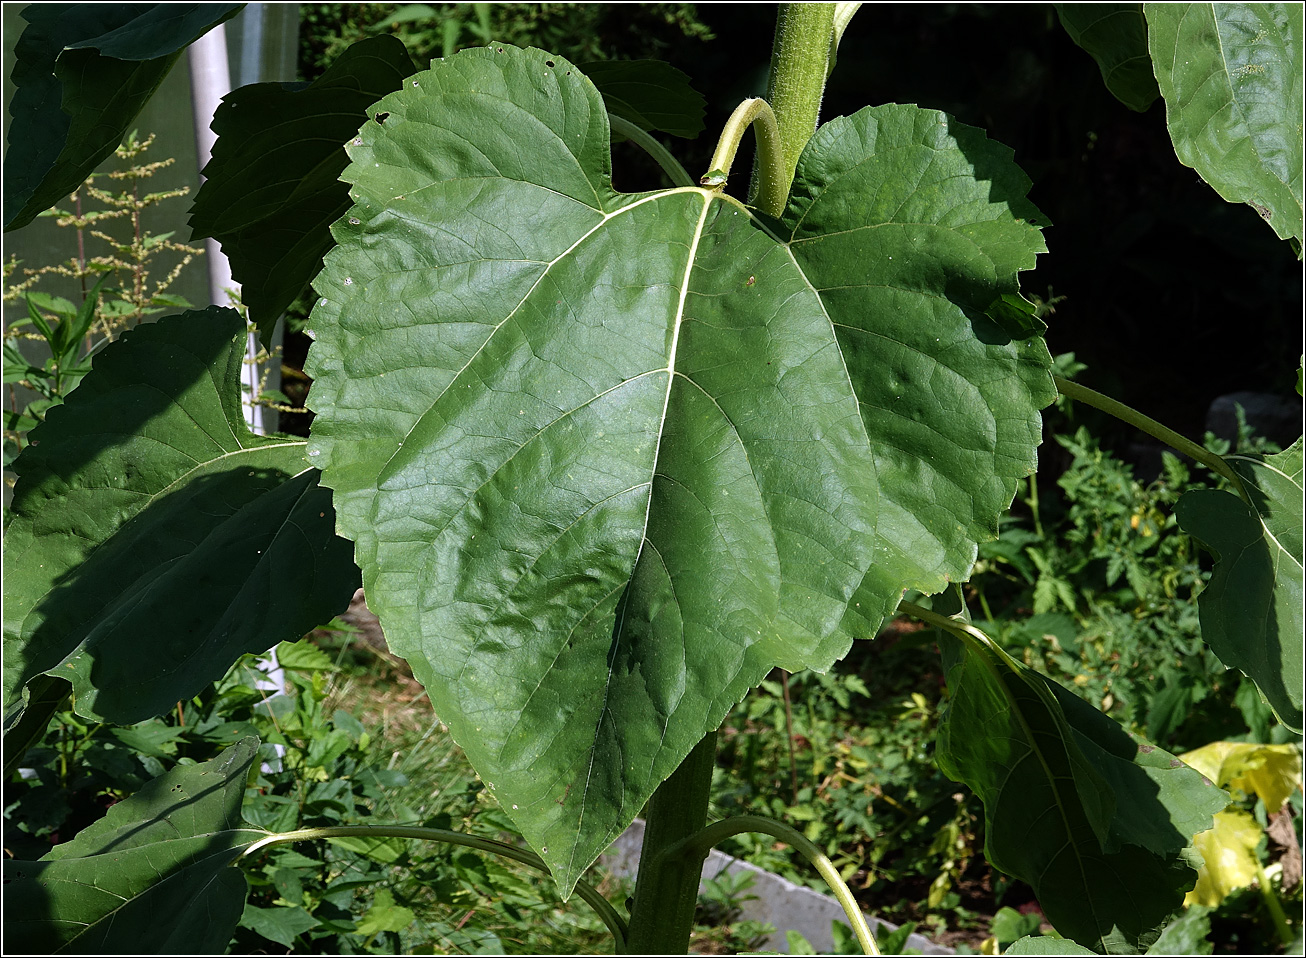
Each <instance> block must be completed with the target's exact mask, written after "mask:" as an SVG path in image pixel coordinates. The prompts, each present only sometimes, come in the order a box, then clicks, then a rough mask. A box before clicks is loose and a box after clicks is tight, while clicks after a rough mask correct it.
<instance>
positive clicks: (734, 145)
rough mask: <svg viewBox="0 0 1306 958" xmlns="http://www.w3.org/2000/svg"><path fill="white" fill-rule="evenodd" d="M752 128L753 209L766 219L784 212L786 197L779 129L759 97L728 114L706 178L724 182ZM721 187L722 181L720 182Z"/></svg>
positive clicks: (786, 187) (769, 109) (772, 112)
mask: <svg viewBox="0 0 1306 958" xmlns="http://www.w3.org/2000/svg"><path fill="white" fill-rule="evenodd" d="M750 126H753V127H755V129H754V130H753V134H754V135H755V136H756V137H757V159H758V163H757V181H756V193H755V195H754V197H753V205H754V206H756V207H757V208H758V209H760V210H761V211H762V212H763V213H766V214H768V215H770V216H779V215H780V214H781V213H783V212H784V205H785V199H786V198H787V197H788V195H789V182H788V179H787V178H786V175H785V161H784V147H783V145H782V143H781V141H780V127H779V126H777V125H776V121H775V113H774V111H772V109H771V105H770V104H769V103H767V102H766V101H765V100H763V99H761V98H760V97H751V98H749V99H747V100H745V101H744V102H743V103H741V104H739V106H737V107H735V112H734V113H731V114H730V119H728V120H726V125H725V126H724V127H723V128H722V129H721V136H720V138H719V139H718V140H717V144H716V152H715V153H713V154H712V162H711V163H709V164H708V170H709V171H710V172H709V173H708V176H711V177H715V176H719V177H723V178H728V177H729V176H730V167H731V166H732V165H733V164H734V162H735V154H736V153H738V152H739V143H740V141H741V140H743V138H744V132H745V131H746V130H747V129H748V128H749V127H750ZM722 183H724V179H723V180H722Z"/></svg>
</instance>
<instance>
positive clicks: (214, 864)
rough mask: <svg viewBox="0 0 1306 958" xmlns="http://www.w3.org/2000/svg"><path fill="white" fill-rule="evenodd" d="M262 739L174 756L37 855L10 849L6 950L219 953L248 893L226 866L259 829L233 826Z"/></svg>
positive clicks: (254, 838) (6, 871) (242, 881)
mask: <svg viewBox="0 0 1306 958" xmlns="http://www.w3.org/2000/svg"><path fill="white" fill-rule="evenodd" d="M257 750H258V740H257V739H255V738H252V737H251V738H247V739H244V740H243V741H241V742H240V743H238V744H237V745H234V746H233V747H231V748H229V749H228V750H227V751H225V752H223V753H222V754H221V755H219V756H218V757H217V758H215V759H213V760H212V761H208V762H204V763H203V764H201V765H179V766H177V767H176V768H174V769H173V770H172V771H170V772H167V773H166V774H164V775H162V776H160V777H159V778H156V779H154V780H153V781H151V782H149V783H148V784H147V785H145V786H144V787H143V788H142V789H141V790H140V791H139V792H137V793H136V794H135V795H133V796H132V797H131V798H129V799H127V800H126V801H122V802H119V803H117V804H116V805H114V806H113V807H112V808H110V809H109V812H108V814H107V815H106V816H105V817H104V818H102V819H100V820H99V821H97V822H95V823H94V824H92V825H89V826H87V827H86V828H84V829H82V831H81V832H79V833H78V835H77V837H76V838H74V839H73V840H72V841H69V842H65V843H64V844H62V845H57V846H55V848H54V849H52V850H51V851H50V853H49V854H48V855H46V856H45V857H43V858H42V859H41V860H40V861H37V862H22V861H12V860H8V859H6V861H5V863H4V881H5V920H4V944H5V950H6V952H7V953H25V954H40V955H52V954H56V953H64V954H101V955H103V954H129V955H148V954H158V955H182V954H205V953H208V954H221V953H223V952H225V951H226V949H227V944H228V942H229V941H230V939H231V933H232V932H233V931H234V930H235V928H236V922H237V921H238V920H239V918H240V914H241V909H242V908H243V907H244V903H245V893H246V886H245V876H244V874H243V873H242V872H240V871H239V870H238V869H235V868H232V867H230V865H231V862H232V861H234V859H235V858H236V856H237V855H238V854H239V853H240V852H241V851H242V850H243V849H245V848H247V847H249V845H251V844H252V843H253V842H255V841H257V840H258V839H260V838H262V837H263V834H264V833H263V832H259V831H254V830H253V829H249V828H242V827H241V825H240V805H241V801H242V800H243V799H244V797H245V779H246V775H247V773H248V771H249V767H250V764H251V763H252V762H253V760H254V756H255V754H256V753H257Z"/></svg>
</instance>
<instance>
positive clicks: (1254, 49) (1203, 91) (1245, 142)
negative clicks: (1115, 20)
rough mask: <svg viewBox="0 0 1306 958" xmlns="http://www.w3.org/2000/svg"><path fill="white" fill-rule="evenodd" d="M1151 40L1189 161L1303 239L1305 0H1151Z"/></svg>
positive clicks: (1278, 227)
mask: <svg viewBox="0 0 1306 958" xmlns="http://www.w3.org/2000/svg"><path fill="white" fill-rule="evenodd" d="M1144 10H1145V13H1146V16H1147V29H1148V46H1149V48H1150V50H1151V53H1152V61H1153V64H1154V66H1155V70H1156V78H1157V81H1158V83H1159V84H1160V88H1161V95H1162V96H1163V97H1165V102H1166V124H1167V125H1168V126H1169V129H1170V139H1171V140H1172V141H1173V142H1174V147H1175V152H1176V153H1177V154H1178V156H1179V161H1180V162H1181V163H1183V164H1184V165H1185V166H1191V167H1192V168H1193V169H1195V170H1197V172H1198V173H1200V174H1201V176H1202V179H1204V180H1206V182H1208V183H1210V184H1211V186H1213V187H1214V188H1215V191H1216V192H1217V193H1219V194H1220V195H1221V196H1223V197H1224V198H1225V199H1226V200H1228V201H1229V202H1231V203H1246V204H1248V205H1249V206H1251V207H1252V208H1253V209H1255V210H1256V211H1257V212H1258V213H1259V214H1260V215H1261V217H1262V218H1263V219H1264V220H1265V221H1266V222H1268V223H1269V224H1270V226H1271V227H1272V228H1273V229H1274V232H1275V233H1277V234H1278V235H1279V237H1280V238H1282V239H1288V238H1290V237H1291V238H1294V239H1296V240H1297V241H1298V242H1299V243H1300V241H1301V239H1302V235H1303V228H1302V199H1303V197H1302V192H1303V186H1302V139H1303V137H1302V124H1303V118H1302V113H1303V79H1302V75H1303V64H1304V62H1306V61H1304V58H1303V52H1302V44H1303V29H1302V23H1303V19H1302V18H1303V12H1302V5H1301V4H1299V3H1217V4H1210V3H1149V4H1146V5H1145V8H1144Z"/></svg>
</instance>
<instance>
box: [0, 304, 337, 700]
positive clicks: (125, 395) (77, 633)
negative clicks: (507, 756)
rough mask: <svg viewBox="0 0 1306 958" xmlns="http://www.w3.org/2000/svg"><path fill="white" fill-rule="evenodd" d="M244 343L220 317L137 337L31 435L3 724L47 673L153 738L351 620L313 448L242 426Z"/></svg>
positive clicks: (99, 361) (10, 605) (22, 459)
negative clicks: (323, 626) (250, 660)
mask: <svg viewBox="0 0 1306 958" xmlns="http://www.w3.org/2000/svg"><path fill="white" fill-rule="evenodd" d="M244 328H245V326H244V321H243V320H241V318H240V316H239V315H238V314H237V313H236V312H235V311H234V310H230V309H219V308H217V307H210V308H208V309H206V310H202V311H194V312H190V313H185V314H182V315H180V316H174V317H169V318H167V319H164V320H160V321H159V322H157V323H152V324H149V325H145V326H141V327H138V328H137V329H134V330H131V331H129V332H128V333H126V334H125V335H124V336H123V337H122V338H121V339H120V340H119V341H118V342H116V343H113V344H111V345H110V346H108V347H107V348H106V349H105V350H104V351H103V353H101V354H100V355H99V356H97V357H96V359H95V362H94V366H93V368H92V371H91V372H90V373H89V374H88V375H87V376H86V377H85V378H84V379H83V380H82V382H81V384H80V385H79V386H78V388H77V389H75V390H73V391H72V392H71V393H70V394H69V396H68V398H67V400H66V401H65V402H64V403H63V404H61V405H60V406H58V407H55V408H54V409H52V410H51V411H50V413H49V415H48V417H47V419H46V422H45V423H44V424H43V425H41V426H39V427H38V428H37V429H36V430H33V432H32V439H33V442H32V443H31V444H30V445H29V446H28V447H27V448H26V449H24V451H23V453H22V455H20V456H19V458H18V460H17V461H16V463H15V466H14V468H15V469H16V471H17V472H18V475H19V479H18V483H17V485H16V486H15V489H14V501H13V509H12V511H11V513H10V518H11V522H10V524H9V526H8V528H7V529H6V533H5V541H4V553H5V571H6V582H5V590H6V595H5V599H6V601H5V609H4V616H5V618H4V629H5V635H4V649H5V657H4V658H5V663H4V668H5V672H4V682H5V708H6V713H7V715H6V724H8V723H9V722H10V721H11V720H12V719H13V718H14V717H15V716H16V714H17V712H18V711H19V710H20V708H21V698H20V693H21V692H22V690H23V687H24V686H25V684H26V683H27V682H28V681H29V680H30V679H32V678H33V677H34V676H36V675H39V674H41V673H43V672H44V673H49V674H52V675H55V676H57V677H60V678H63V679H66V680H68V681H70V682H72V683H73V687H74V692H75V694H76V707H77V709H78V711H79V713H80V714H83V715H87V716H95V717H102V718H107V719H109V720H110V721H116V722H118V723H120V724H130V723H133V722H137V721H141V720H143V719H145V718H148V717H150V716H152V715H155V714H160V713H161V712H162V711H166V710H167V709H168V708H170V707H171V705H172V704H173V703H175V702H176V701H178V700H179V699H186V698H189V697H190V696H192V695H194V694H195V693H197V692H198V691H199V690H200V689H201V688H202V687H203V685H204V684H205V683H207V682H210V681H212V680H213V679H215V678H217V677H218V676H220V675H222V673H223V672H225V671H226V669H227V668H228V667H229V666H230V665H231V663H232V662H233V661H234V660H235V659H236V657H238V656H239V655H241V654H242V653H244V652H253V651H259V652H261V651H265V650H266V649H267V648H270V647H271V646H272V645H275V644H276V642H278V641H280V640H282V639H290V640H293V639H297V638H299V637H300V636H302V635H303V634H304V633H305V632H307V631H308V630H309V629H311V628H313V626H314V625H315V624H317V623H319V622H322V621H326V620H327V619H329V618H330V617H331V615H333V614H334V613H335V612H337V611H339V609H340V608H341V607H343V606H345V605H347V604H348V602H349V597H350V595H351V594H352V591H353V589H354V588H355V587H356V584H357V580H356V575H357V573H356V570H355V569H354V567H353V565H352V563H351V562H350V560H349V553H348V545H347V543H345V542H344V541H343V540H341V539H338V538H336V537H335V535H334V529H333V519H332V509H331V504H330V497H329V495H328V494H327V493H326V491H325V490H322V489H320V488H319V487H318V485H317V481H316V479H317V477H316V473H315V472H314V470H313V469H312V468H311V467H310V465H309V461H308V460H307V459H306V457H305V455H304V448H305V444H304V443H303V441H298V442H295V441H287V440H282V439H272V438H267V437H261V436H255V435H253V434H252V433H251V432H250V431H249V429H248V427H247V426H246V425H245V422H244V416H243V413H242V410H241V405H240V382H241V373H242V365H243V356H244V344H245V335H244ZM274 589H275V590H276V591H277V593H278V595H277V597H276V598H274ZM282 590H284V592H282Z"/></svg>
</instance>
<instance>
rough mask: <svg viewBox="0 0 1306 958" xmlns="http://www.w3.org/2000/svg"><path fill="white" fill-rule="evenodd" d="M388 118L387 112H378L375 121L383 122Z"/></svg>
mask: <svg viewBox="0 0 1306 958" xmlns="http://www.w3.org/2000/svg"><path fill="white" fill-rule="evenodd" d="M388 119H390V114H389V113H378V114H377V115H376V122H377V123H384V122H385V121H386V120H388Z"/></svg>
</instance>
